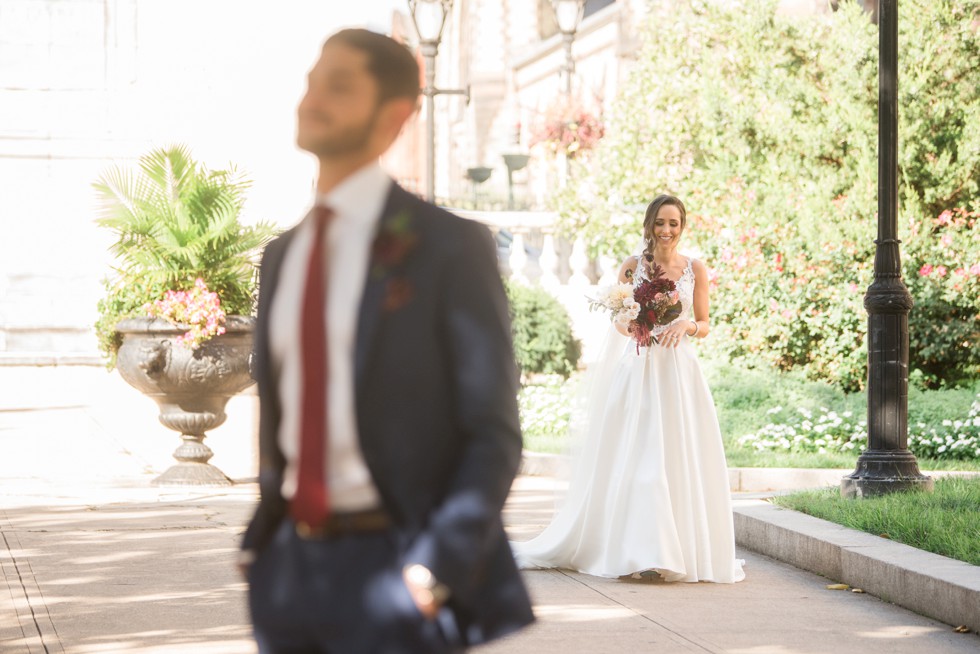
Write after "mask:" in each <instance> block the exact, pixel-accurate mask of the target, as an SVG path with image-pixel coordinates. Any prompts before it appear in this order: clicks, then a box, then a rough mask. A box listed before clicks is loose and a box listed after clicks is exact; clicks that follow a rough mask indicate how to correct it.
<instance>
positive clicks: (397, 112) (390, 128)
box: [382, 98, 418, 140]
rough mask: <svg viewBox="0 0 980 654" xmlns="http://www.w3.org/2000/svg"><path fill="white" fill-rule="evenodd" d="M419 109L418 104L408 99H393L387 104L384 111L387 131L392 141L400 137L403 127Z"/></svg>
mask: <svg viewBox="0 0 980 654" xmlns="http://www.w3.org/2000/svg"><path fill="white" fill-rule="evenodd" d="M417 108H418V103H417V102H415V101H413V100H409V99H408V98H392V99H391V100H388V101H387V102H386V103H385V105H384V108H383V109H382V112H383V117H384V118H383V120H384V124H385V131H386V132H388V134H389V135H390V137H391V139H392V140H394V139H395V138H397V137H398V134H399V133H400V132H401V131H402V127H404V125H405V123H406V122H407V121H408V119H409V118H411V117H412V114H414V113H415V110H416V109H417Z"/></svg>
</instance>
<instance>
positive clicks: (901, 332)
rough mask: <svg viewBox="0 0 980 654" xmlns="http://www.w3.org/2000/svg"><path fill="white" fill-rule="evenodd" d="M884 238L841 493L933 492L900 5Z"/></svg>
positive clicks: (883, 100) (884, 175) (890, 5)
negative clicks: (906, 260)
mask: <svg viewBox="0 0 980 654" xmlns="http://www.w3.org/2000/svg"><path fill="white" fill-rule="evenodd" d="M878 30H879V37H878V43H879V45H878V63H879V74H878V238H877V239H876V240H875V245H876V248H875V263H874V281H873V282H872V284H871V286H870V287H869V288H868V292H867V294H866V295H865V296H864V306H865V308H866V309H867V310H868V449H866V450H865V451H864V452H863V453H862V454H861V456H860V457H858V460H857V468H856V469H855V470H854V472H852V473H851V474H850V475H848V476H846V477H844V478H843V479H842V480H841V486H840V488H841V495H843V496H844V497H865V496H874V495H882V494H885V493H890V492H894V491H901V490H912V489H917V490H932V487H933V482H932V479H931V478H930V477H927V476H925V475H923V474H922V473H921V472H919V466H918V463H916V460H915V455H913V454H912V453H911V452H910V451H909V449H908V400H909V395H908V385H909V310H910V309H911V308H912V296H911V294H909V291H908V288H906V286H905V283H904V282H903V281H902V266H901V255H900V248H899V244H900V243H901V241H899V240H898V227H897V223H898V215H897V214H898V103H897V97H898V0H881V1H880V3H879V6H878Z"/></svg>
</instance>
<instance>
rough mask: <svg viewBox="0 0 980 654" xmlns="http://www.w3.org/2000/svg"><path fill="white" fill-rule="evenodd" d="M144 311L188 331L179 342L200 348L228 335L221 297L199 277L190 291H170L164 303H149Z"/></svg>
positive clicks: (192, 347) (144, 307)
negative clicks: (215, 337)
mask: <svg viewBox="0 0 980 654" xmlns="http://www.w3.org/2000/svg"><path fill="white" fill-rule="evenodd" d="M143 310H144V311H146V313H147V314H148V315H150V316H156V317H158V318H163V319H164V320H167V321H169V322H172V323H173V324H175V325H180V326H187V327H188V331H187V332H186V333H185V334H183V335H181V336H179V337H178V338H177V342H178V343H181V344H182V345H186V346H188V347H190V348H191V349H195V350H196V349H197V348H198V347H199V346H200V345H201V343H203V342H204V341H206V340H208V339H210V338H212V337H214V336H218V335H220V334H224V333H225V312H224V309H222V308H221V300H219V299H218V294H217V293H213V292H211V291H209V290H208V287H207V284H205V283H204V280H203V279H201V278H200V277H198V278H197V280H195V282H194V287H193V288H192V289H191V290H189V291H167V292H166V293H165V294H164V296H163V299H162V300H156V301H154V302H148V303H147V304H145V305H144V306H143Z"/></svg>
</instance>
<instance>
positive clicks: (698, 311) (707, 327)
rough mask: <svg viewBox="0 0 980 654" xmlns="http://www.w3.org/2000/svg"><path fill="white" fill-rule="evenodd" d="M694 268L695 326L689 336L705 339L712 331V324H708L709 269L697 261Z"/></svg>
mask: <svg viewBox="0 0 980 654" xmlns="http://www.w3.org/2000/svg"><path fill="white" fill-rule="evenodd" d="M691 267H692V268H694V325H697V329H694V325H692V326H691V331H690V332H688V336H690V337H695V336H696V337H697V338H704V337H705V336H707V335H708V332H710V331H711V323H710V322H708V268H707V266H705V265H704V264H703V263H702V262H700V261H698V260H697V259H695V260H694V261H692V262H691Z"/></svg>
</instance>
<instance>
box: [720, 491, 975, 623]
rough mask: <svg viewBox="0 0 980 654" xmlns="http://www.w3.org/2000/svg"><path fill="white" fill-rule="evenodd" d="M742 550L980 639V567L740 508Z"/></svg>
mask: <svg viewBox="0 0 980 654" xmlns="http://www.w3.org/2000/svg"><path fill="white" fill-rule="evenodd" d="M735 542H736V543H738V545H740V546H742V547H745V548H748V549H750V550H753V551H756V552H759V553H760V554H765V555H766V556H769V557H772V558H774V559H778V560H780V561H784V562H786V563H789V564H790V565H792V566H795V567H797V568H801V569H803V570H808V571H810V572H814V573H816V574H819V575H822V576H824V577H827V578H828V579H831V580H833V581H837V582H841V583H845V584H848V585H850V586H852V587H854V588H860V589H862V590H864V591H866V592H868V593H871V594H872V595H875V596H876V597H879V598H881V599H883V600H885V601H887V602H891V603H893V604H897V605H898V606H901V607H904V608H907V609H910V610H912V611H915V612H917V613H920V614H922V615H926V616H928V617H931V618H934V619H936V620H940V621H941V622H945V623H946V624H950V625H953V626H959V625H966V626H967V627H969V628H970V629H972V630H974V631H980V567H978V566H974V565H970V564H969V563H964V562H962V561H956V560H954V559H950V558H947V557H945V556H939V555H937V554H931V553H929V552H923V551H922V550H919V549H916V548H914V547H909V546H908V545H903V544H901V543H895V542H892V541H889V540H887V539H884V538H880V537H878V536H873V535H871V534H866V533H864V532H860V531H856V530H854V529H849V528H847V527H842V526H840V525H837V524H834V523H832V522H828V521H826V520H821V519H819V518H814V517H812V516H808V515H805V514H803V513H799V512H796V511H792V510H790V509H783V508H780V507H777V506H773V505H771V504H768V503H766V502H761V501H755V502H752V503H750V504H748V505H743V506H736V507H735Z"/></svg>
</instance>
